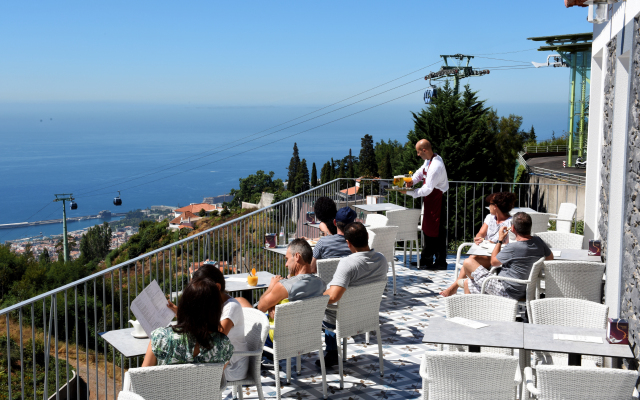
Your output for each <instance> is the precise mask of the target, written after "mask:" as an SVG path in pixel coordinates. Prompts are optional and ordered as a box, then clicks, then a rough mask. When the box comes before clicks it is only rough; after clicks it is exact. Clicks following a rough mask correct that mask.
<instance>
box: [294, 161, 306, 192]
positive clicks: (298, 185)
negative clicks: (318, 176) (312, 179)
mask: <svg viewBox="0 0 640 400" xmlns="http://www.w3.org/2000/svg"><path fill="white" fill-rule="evenodd" d="M292 189H294V190H292V192H293V193H294V194H298V193H302V192H305V191H307V190H309V169H308V168H307V160H306V159H304V158H303V159H302V161H301V162H300V167H299V168H298V173H297V175H296V177H295V185H294V187H293V188H292Z"/></svg>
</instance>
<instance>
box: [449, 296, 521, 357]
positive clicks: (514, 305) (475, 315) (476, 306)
mask: <svg viewBox="0 0 640 400" xmlns="http://www.w3.org/2000/svg"><path fill="white" fill-rule="evenodd" d="M444 310H445V315H446V317H447V318H455V317H462V318H467V319H474V320H483V321H506V322H512V321H515V320H516V314H517V311H518V302H517V301H516V300H512V299H507V298H505V297H499V296H485V295H482V294H465V295H456V296H449V297H445V298H444ZM438 349H439V350H444V349H445V348H444V345H441V344H440V345H438ZM448 349H449V350H458V351H468V346H452V345H449V346H448ZM480 351H481V352H483V353H485V352H486V353H500V354H507V355H513V349H501V348H492V347H482V348H481V349H480Z"/></svg>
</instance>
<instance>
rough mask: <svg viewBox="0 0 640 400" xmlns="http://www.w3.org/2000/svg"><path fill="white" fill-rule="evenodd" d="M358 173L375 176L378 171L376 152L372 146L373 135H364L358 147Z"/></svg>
mask: <svg viewBox="0 0 640 400" xmlns="http://www.w3.org/2000/svg"><path fill="white" fill-rule="evenodd" d="M359 158H360V175H361V176H365V177H375V176H376V175H377V172H378V164H377V163H376V154H375V151H374V148H373V136H371V135H364V137H363V138H362V140H361V148H360V157H359Z"/></svg>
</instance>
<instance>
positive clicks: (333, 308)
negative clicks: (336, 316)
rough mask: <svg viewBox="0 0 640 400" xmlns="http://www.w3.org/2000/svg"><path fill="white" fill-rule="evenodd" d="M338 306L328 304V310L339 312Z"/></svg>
mask: <svg viewBox="0 0 640 400" xmlns="http://www.w3.org/2000/svg"><path fill="white" fill-rule="evenodd" d="M338 308H339V307H338V304H327V310H333V311H338Z"/></svg>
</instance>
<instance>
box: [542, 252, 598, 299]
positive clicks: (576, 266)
mask: <svg viewBox="0 0 640 400" xmlns="http://www.w3.org/2000/svg"><path fill="white" fill-rule="evenodd" d="M604 268H605V264H604V263H599V262H588V261H545V262H544V282H545V289H544V292H545V298H547V299H550V298H557V297H562V298H571V299H582V300H589V301H595V302H596V303H601V302H602V276H603V274H604Z"/></svg>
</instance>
